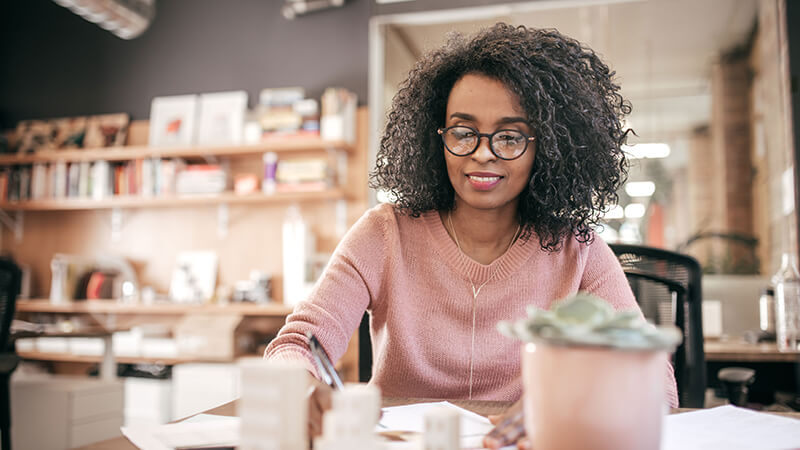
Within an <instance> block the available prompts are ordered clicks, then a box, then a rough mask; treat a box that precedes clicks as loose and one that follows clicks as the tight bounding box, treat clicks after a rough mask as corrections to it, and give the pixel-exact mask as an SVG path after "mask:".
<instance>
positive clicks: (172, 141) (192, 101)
mask: <svg viewBox="0 0 800 450" xmlns="http://www.w3.org/2000/svg"><path fill="white" fill-rule="evenodd" d="M196 118H197V96H196V95H173V96H166V97H155V98H154V99H153V101H152V102H151V104H150V134H149V144H150V146H151V147H179V146H190V145H192V144H194V133H195V122H196Z"/></svg>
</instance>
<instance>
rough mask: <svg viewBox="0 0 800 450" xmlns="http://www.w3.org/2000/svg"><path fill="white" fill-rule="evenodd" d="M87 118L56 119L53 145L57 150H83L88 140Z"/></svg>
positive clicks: (53, 122) (54, 121)
mask: <svg viewBox="0 0 800 450" xmlns="http://www.w3.org/2000/svg"><path fill="white" fill-rule="evenodd" d="M87 121H88V118H86V117H64V118H61V119H54V120H53V121H52V124H53V125H52V126H53V127H54V128H55V130H54V131H55V137H54V139H53V141H54V142H53V143H54V146H55V148H56V149H59V150H61V149H75V148H83V146H84V145H83V144H84V141H85V139H86V123H87Z"/></svg>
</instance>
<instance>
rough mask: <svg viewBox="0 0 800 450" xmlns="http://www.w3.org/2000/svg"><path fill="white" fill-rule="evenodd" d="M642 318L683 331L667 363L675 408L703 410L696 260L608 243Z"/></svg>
mask: <svg viewBox="0 0 800 450" xmlns="http://www.w3.org/2000/svg"><path fill="white" fill-rule="evenodd" d="M610 247H611V249H612V250H613V251H614V253H615V254H616V255H617V258H618V259H619V262H620V264H621V265H622V269H623V270H624V271H625V275H626V276H627V277H628V282H629V283H630V285H631V289H632V290H633V294H634V296H635V297H636V301H637V302H638V303H639V306H640V307H641V309H642V312H643V313H644V315H645V317H646V318H647V319H648V320H651V321H652V322H654V323H656V324H670V323H671V324H674V325H675V326H677V327H678V328H680V330H681V332H682V333H683V342H681V344H680V345H679V346H678V348H677V349H676V350H675V353H674V355H673V358H672V363H673V366H674V368H675V381H676V382H677V384H678V396H679V401H680V406H681V407H684V408H702V407H703V404H704V401H705V389H706V364H705V354H704V352H703V320H702V300H703V297H702V290H701V278H702V273H701V271H700V263H698V262H697V260H696V259H694V258H692V257H691V256H688V255H684V254H681V253H676V252H672V251H669V250H664V249H659V248H653V247H646V246H641V245H627V244H611V245H610Z"/></svg>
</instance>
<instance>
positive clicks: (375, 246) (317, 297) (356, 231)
mask: <svg viewBox="0 0 800 450" xmlns="http://www.w3.org/2000/svg"><path fill="white" fill-rule="evenodd" d="M387 214H392V212H391V210H389V209H388V208H387V207H386V206H380V207H376V208H373V209H371V210H370V211H367V213H365V214H364V215H363V216H362V217H361V218H360V219H359V220H358V221H357V222H356V224H355V225H353V227H352V228H351V229H350V231H348V233H347V234H346V235H345V237H344V238H343V239H342V241H341V242H340V244H339V246H338V247H337V248H336V251H335V252H334V254H333V256H332V257H331V261H330V262H329V264H328V266H327V267H326V269H325V271H324V273H323V274H322V276H321V277H320V279H319V280H318V282H317V284H316V285H315V286H314V289H313V291H312V292H311V294H310V295H309V297H308V299H306V300H305V301H302V302H300V303H299V304H298V305H297V306H296V307H295V308H294V311H293V312H292V314H290V315H289V316H288V317H287V318H286V324H285V325H284V326H283V327H282V328H281V330H280V332H279V333H278V336H277V337H276V338H275V339H274V340H273V341H272V342H271V343H270V344H269V346H268V347H267V350H266V352H265V354H264V357H265V358H268V359H289V360H294V361H301V362H303V363H304V364H305V365H306V367H307V368H308V370H309V371H310V372H311V373H312V374H314V375H315V376H317V371H316V367H315V366H314V363H313V359H312V357H311V353H310V351H309V348H308V341H307V338H306V334H307V333H309V332H310V333H313V334H314V335H315V336H316V337H317V339H319V341H320V343H321V344H322V347H323V348H324V349H325V351H326V352H327V353H328V355H329V356H330V358H331V360H332V361H337V360H338V359H339V358H340V357H341V356H342V355H343V354H344V352H345V350H346V349H347V343H348V342H349V340H350V337H351V336H352V334H353V332H354V331H355V329H356V328H357V327H358V324H359V323H360V321H361V317H362V316H363V314H364V311H366V310H367V309H368V308H371V305H372V303H373V302H374V301H375V299H376V298H377V297H378V292H379V290H380V286H381V282H382V279H383V276H384V274H385V270H386V265H387V264H388V258H387V233H386V232H385V230H386V228H387Z"/></svg>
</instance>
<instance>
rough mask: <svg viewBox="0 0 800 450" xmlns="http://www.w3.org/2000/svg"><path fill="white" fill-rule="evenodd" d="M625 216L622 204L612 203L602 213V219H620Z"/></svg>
mask: <svg viewBox="0 0 800 450" xmlns="http://www.w3.org/2000/svg"><path fill="white" fill-rule="evenodd" d="M623 217H625V212H624V211H623V210H622V206H619V205H614V206H613V207H611V209H609V210H608V211H606V213H605V214H603V219H606V220H611V219H622V218H623Z"/></svg>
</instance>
